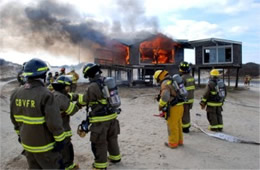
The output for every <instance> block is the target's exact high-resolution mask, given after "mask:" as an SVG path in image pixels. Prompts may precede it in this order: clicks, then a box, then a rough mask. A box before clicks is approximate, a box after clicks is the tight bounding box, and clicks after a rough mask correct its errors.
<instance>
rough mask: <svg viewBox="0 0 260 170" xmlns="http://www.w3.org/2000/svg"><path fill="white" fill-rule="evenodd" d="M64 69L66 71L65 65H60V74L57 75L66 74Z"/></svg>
mask: <svg viewBox="0 0 260 170" xmlns="http://www.w3.org/2000/svg"><path fill="white" fill-rule="evenodd" d="M65 71H66V69H65V67H62V68H61V69H60V75H59V76H62V75H65V74H66V72H65Z"/></svg>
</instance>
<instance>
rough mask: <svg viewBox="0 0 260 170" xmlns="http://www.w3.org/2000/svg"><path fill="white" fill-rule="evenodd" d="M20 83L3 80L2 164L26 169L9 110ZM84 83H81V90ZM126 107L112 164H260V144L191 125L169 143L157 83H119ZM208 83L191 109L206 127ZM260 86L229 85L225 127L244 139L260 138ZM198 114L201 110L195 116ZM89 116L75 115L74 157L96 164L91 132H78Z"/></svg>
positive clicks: (176, 166) (245, 166)
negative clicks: (179, 141) (176, 143)
mask: <svg viewBox="0 0 260 170" xmlns="http://www.w3.org/2000/svg"><path fill="white" fill-rule="evenodd" d="M17 86H18V85H17V83H16V82H13V83H8V84H7V83H6V82H1V83H0V88H1V96H0V97H1V98H0V101H1V108H0V112H1V167H0V168H1V169H26V168H28V165H27V162H26V158H25V157H24V156H23V155H21V154H20V153H21V152H22V150H23V148H22V146H21V145H20V144H19V143H18V141H17V135H16V133H15V132H14V130H13V125H12V123H11V120H10V113H9V97H10V94H11V91H12V90H13V89H14V88H15V87H17ZM84 88H85V86H84V85H81V86H80V88H79V89H78V91H79V92H82V91H83V89H84ZM119 90H120V94H121V99H122V106H121V108H122V112H121V114H120V115H119V116H118V120H119V121H120V128H121V129H120V130H121V133H120V135H119V139H118V140H119V145H120V150H121V155H122V162H120V163H118V164H116V165H113V164H109V167H108V169H259V168H260V167H259V157H260V155H259V149H260V147H259V145H250V144H241V143H231V142H227V141H223V140H219V139H216V138H213V137H209V136H207V135H205V134H204V133H202V132H201V131H199V130H198V129H196V128H194V127H192V128H191V129H190V130H191V132H190V133H189V134H184V146H182V147H178V148H176V149H169V148H167V147H165V146H164V142H166V141H167V127H166V122H165V120H164V119H163V118H160V117H155V116H153V115H154V114H158V113H159V112H158V111H157V108H158V103H157V102H156V101H155V100H154V99H153V98H154V96H155V95H156V94H157V93H158V90H159V88H158V87H147V88H143V87H138V88H137V87H135V88H128V87H120V88H119ZM203 90H204V88H200V89H197V90H196V91H195V102H194V105H193V109H192V110H191V119H192V123H196V124H198V125H199V126H200V127H202V128H203V129H207V127H208V121H207V119H206V111H205V110H201V109H200V107H199V101H200V98H201V95H202V93H203ZM259 91H260V87H259V86H256V85H254V86H251V87H250V88H249V89H247V88H244V87H243V86H242V87H239V89H238V90H234V89H232V88H231V89H230V90H229V93H228V96H227V100H226V102H225V105H224V106H223V109H224V111H223V120H224V133H227V134H230V135H233V136H236V137H239V138H241V139H247V140H253V141H257V142H259V141H260V139H259V113H260V112H259ZM196 115H197V116H196ZM84 118H85V110H84V108H83V109H82V110H80V111H79V112H78V113H76V115H74V116H73V117H72V119H71V127H72V131H73V137H72V143H73V145H74V149H75V162H76V163H78V164H79V165H80V168H81V169H91V164H92V163H93V160H94V157H93V154H92V152H91V147H90V142H89V134H87V135H86V137H84V138H80V137H79V136H78V135H77V134H76V129H77V126H78V124H80V123H81V121H82V120H83V119H84Z"/></svg>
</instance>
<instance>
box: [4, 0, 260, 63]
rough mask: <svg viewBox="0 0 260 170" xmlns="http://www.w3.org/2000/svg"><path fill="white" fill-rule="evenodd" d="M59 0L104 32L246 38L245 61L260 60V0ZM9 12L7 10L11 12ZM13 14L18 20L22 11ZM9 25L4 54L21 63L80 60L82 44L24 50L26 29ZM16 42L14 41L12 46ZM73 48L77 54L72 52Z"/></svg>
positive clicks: (188, 56) (23, 0)
mask: <svg viewBox="0 0 260 170" xmlns="http://www.w3.org/2000/svg"><path fill="white" fill-rule="evenodd" d="M16 2H17V1H16ZM39 2H40V1H37V0H34V1H31V0H20V1H19V3H20V4H23V5H24V6H33V5H35V4H37V3H39ZM55 2H57V3H59V4H65V5H66V6H70V7H72V8H73V9H74V10H73V11H72V12H73V14H71V15H69V14H67V17H70V20H73V21H74V22H75V23H77V22H81V21H82V20H83V21H87V20H89V21H95V23H98V24H99V26H102V31H103V32H109V33H112V32H113V33H114V34H117V32H116V31H115V30H117V31H118V30H120V32H121V33H122V32H124V33H129V32H133V31H142V30H146V31H151V30H156V31H158V32H161V33H163V34H165V35H167V36H170V37H172V38H175V39H187V40H199V39H205V38H213V37H214V38H221V39H227V40H234V41H240V42H242V58H243V60H242V62H243V63H248V62H255V63H259V64H260V0H182V1H180V0H95V1H93V0H73V1H71V0H62V1H58V0H56V1H55ZM8 3H12V1H10V0H0V8H1V7H2V8H3V7H5V6H6V4H8ZM50 8H51V7H50ZM2 11H3V10H2ZM8 12H9V11H8V10H7V12H6V13H8ZM70 12H71V11H70ZM75 13H76V14H75ZM3 14H5V13H2V16H4V15H3ZM6 15H8V14H6ZM12 19H13V20H18V19H19V15H17V16H15V17H14V18H12ZM21 24H22V23H21ZM98 24H96V26H98ZM4 29H5V28H3V27H0V35H1V36H0V58H4V59H5V60H8V61H12V62H15V63H18V64H22V63H23V62H24V61H27V60H29V59H31V58H35V57H39V56H44V57H43V59H44V60H45V61H48V62H49V63H50V64H51V65H57V66H59V65H65V64H67V65H74V64H78V63H79V59H78V58H79V57H77V55H78V53H79V48H78V47H77V46H75V47H73V45H72V46H70V47H67V46H66V45H65V48H66V50H67V49H68V50H70V52H68V53H62V52H60V53H53V52H49V49H50V48H46V49H44V48H39V49H37V50H21V49H20V46H23V37H22V36H23V35H19V36H17V34H15V33H14V32H15V31H13V32H12V33H10V32H8V31H6V30H4ZM99 29H100V28H99ZM113 30H114V31H113ZM28 34H29V33H27V34H26V35H28ZM11 40H12V41H11ZM14 40H15V41H14ZM10 42H12V45H10V46H9V45H8V44H9V43H10ZM16 47H17V48H16ZM57 48H58V47H57ZM51 50H53V49H51ZM61 51H62V50H61ZM73 54H75V56H73V57H71V55H73ZM194 56H195V54H194V50H185V54H184V57H185V58H184V59H185V60H186V61H188V62H191V63H195V57H194Z"/></svg>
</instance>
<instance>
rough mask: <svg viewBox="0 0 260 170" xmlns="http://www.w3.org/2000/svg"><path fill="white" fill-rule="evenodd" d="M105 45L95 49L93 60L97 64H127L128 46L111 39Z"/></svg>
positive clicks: (128, 58)
mask: <svg viewBox="0 0 260 170" xmlns="http://www.w3.org/2000/svg"><path fill="white" fill-rule="evenodd" d="M108 44H109V45H107V46H102V47H99V48H97V49H96V57H95V60H96V61H97V62H98V63H99V64H115V65H126V64H129V60H130V57H129V47H128V46H126V45H123V44H121V43H119V42H116V41H111V42H109V43H108Z"/></svg>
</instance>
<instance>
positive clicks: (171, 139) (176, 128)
mask: <svg viewBox="0 0 260 170" xmlns="http://www.w3.org/2000/svg"><path fill="white" fill-rule="evenodd" d="M182 116H183V105H175V106H173V107H171V108H170V116H169V117H168V119H167V127H168V144H169V146H171V147H177V146H178V145H179V144H181V145H182V144H183V134H182Z"/></svg>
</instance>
